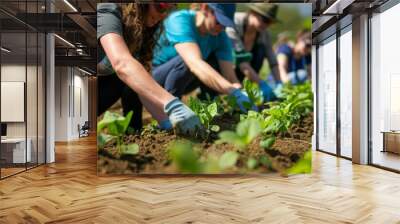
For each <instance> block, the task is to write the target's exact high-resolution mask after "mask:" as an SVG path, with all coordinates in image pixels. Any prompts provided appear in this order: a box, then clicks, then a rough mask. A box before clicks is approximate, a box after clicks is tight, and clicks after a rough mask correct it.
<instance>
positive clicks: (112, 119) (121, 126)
mask: <svg viewBox="0 0 400 224" xmlns="http://www.w3.org/2000/svg"><path fill="white" fill-rule="evenodd" d="M132 114H133V112H132V111H130V112H129V113H128V114H127V115H126V117H124V116H121V115H120V114H118V113H113V112H109V111H106V113H105V114H104V117H103V119H102V120H101V121H99V123H98V124H97V131H98V132H100V131H102V130H103V129H104V128H107V130H108V134H110V135H113V136H119V135H122V134H124V133H125V132H126V129H127V128H128V126H129V123H130V121H131V118H132Z"/></svg>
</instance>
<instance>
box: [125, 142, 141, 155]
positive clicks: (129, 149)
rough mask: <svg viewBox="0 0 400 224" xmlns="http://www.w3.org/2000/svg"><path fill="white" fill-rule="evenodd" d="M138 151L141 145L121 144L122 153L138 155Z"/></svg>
mask: <svg viewBox="0 0 400 224" xmlns="http://www.w3.org/2000/svg"><path fill="white" fill-rule="evenodd" d="M138 153H139V145H137V144H129V145H121V154H125V155H136V154H138Z"/></svg>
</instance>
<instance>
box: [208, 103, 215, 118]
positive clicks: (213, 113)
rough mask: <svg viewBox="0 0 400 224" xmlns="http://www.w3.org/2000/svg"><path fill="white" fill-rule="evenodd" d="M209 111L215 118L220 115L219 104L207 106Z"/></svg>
mask: <svg viewBox="0 0 400 224" xmlns="http://www.w3.org/2000/svg"><path fill="white" fill-rule="evenodd" d="M207 111H208V113H209V114H210V116H211V117H215V116H217V115H218V105H217V103H212V104H210V105H208V106H207Z"/></svg>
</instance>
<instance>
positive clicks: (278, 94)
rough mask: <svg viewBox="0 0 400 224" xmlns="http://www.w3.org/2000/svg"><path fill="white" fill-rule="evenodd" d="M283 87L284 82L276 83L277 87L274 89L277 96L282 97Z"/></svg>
mask: <svg viewBox="0 0 400 224" xmlns="http://www.w3.org/2000/svg"><path fill="white" fill-rule="evenodd" d="M282 89H283V84H282V82H277V83H276V85H275V89H274V93H275V96H277V97H279V98H280V97H282V95H283V93H282Z"/></svg>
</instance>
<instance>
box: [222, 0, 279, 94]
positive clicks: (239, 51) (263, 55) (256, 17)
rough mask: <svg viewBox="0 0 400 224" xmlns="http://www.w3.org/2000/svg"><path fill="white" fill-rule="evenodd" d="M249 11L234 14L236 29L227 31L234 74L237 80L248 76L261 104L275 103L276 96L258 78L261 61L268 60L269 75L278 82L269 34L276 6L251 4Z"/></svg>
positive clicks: (275, 13) (273, 22) (275, 18)
mask: <svg viewBox="0 0 400 224" xmlns="http://www.w3.org/2000/svg"><path fill="white" fill-rule="evenodd" d="M248 8H249V10H248V11H247V12H236V13H235V18H234V22H235V28H231V27H227V28H226V32H227V34H228V36H229V38H230V39H231V40H232V42H233V46H234V51H235V57H236V72H237V74H238V78H239V80H243V79H244V77H247V78H248V79H249V80H251V81H253V82H256V83H258V84H259V86H260V89H261V91H262V92H263V96H264V101H271V100H275V99H276V96H275V94H274V92H273V90H272V88H271V87H270V86H269V85H268V83H267V82H266V81H265V80H263V79H262V78H261V77H260V76H259V72H260V70H261V67H262V66H263V64H264V59H267V60H268V63H269V67H270V70H271V75H272V76H273V77H274V79H275V80H276V81H277V82H280V80H281V78H280V75H279V69H278V62H277V59H276V55H275V52H274V50H273V48H272V47H273V46H272V41H271V35H270V32H269V27H270V26H271V25H273V24H275V23H276V22H278V19H277V13H278V6H277V5H274V4H266V3H252V4H249V6H248Z"/></svg>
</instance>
